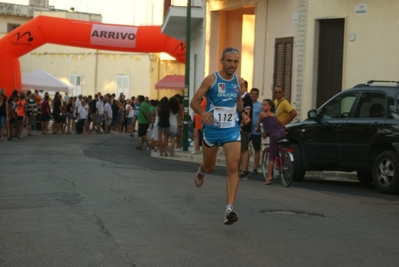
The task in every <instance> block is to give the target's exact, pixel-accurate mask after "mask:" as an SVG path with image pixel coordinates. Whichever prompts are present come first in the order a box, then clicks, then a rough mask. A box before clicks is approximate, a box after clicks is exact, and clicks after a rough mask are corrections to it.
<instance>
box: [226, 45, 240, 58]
mask: <svg viewBox="0 0 399 267" xmlns="http://www.w3.org/2000/svg"><path fill="white" fill-rule="evenodd" d="M227 53H233V54H237V55H240V53H239V52H238V50H237V49H235V48H234V47H227V48H225V49H224V50H223V52H222V59H224V57H225V56H226V54H227Z"/></svg>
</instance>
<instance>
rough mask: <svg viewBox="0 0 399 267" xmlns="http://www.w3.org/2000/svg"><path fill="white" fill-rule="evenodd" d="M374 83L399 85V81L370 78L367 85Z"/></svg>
mask: <svg viewBox="0 0 399 267" xmlns="http://www.w3.org/2000/svg"><path fill="white" fill-rule="evenodd" d="M373 83H394V84H395V86H397V87H399V81H382V80H370V81H367V82H366V85H367V86H370V85H371V84H373Z"/></svg>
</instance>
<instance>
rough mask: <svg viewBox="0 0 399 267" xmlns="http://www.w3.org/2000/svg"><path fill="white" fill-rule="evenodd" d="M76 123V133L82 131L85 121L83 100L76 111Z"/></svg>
mask: <svg viewBox="0 0 399 267" xmlns="http://www.w3.org/2000/svg"><path fill="white" fill-rule="evenodd" d="M77 118H78V123H77V125H76V133H77V134H81V133H83V128H84V125H85V122H86V109H85V101H84V100H82V102H81V105H80V106H79V108H78V113H77Z"/></svg>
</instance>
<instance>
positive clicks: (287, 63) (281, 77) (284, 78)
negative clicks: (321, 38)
mask: <svg viewBox="0 0 399 267" xmlns="http://www.w3.org/2000/svg"><path fill="white" fill-rule="evenodd" d="M293 42H294V38H293V37H287V38H277V39H276V42H275V50H274V75H273V85H274V86H283V88H284V97H285V98H286V99H287V100H288V101H289V102H291V89H292V86H291V85H292V52H293V51H292V50H293Z"/></svg>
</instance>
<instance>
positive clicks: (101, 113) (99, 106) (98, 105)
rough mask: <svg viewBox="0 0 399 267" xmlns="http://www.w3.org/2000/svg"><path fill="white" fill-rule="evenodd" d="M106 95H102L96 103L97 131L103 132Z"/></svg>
mask: <svg viewBox="0 0 399 267" xmlns="http://www.w3.org/2000/svg"><path fill="white" fill-rule="evenodd" d="M103 103H104V97H103V96H100V99H99V100H98V101H97V103H96V121H95V123H96V132H97V133H98V134H100V133H101V123H102V121H103V116H104V104H103Z"/></svg>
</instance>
